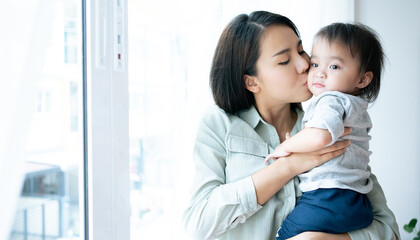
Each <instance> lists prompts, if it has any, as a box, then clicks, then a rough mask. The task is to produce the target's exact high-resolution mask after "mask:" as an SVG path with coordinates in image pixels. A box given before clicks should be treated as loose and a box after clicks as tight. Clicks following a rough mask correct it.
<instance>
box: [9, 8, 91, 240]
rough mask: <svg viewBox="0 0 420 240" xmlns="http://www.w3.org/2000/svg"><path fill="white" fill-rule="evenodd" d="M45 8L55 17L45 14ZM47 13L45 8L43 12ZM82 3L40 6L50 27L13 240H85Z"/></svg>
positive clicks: (43, 27) (45, 26) (46, 26)
mask: <svg viewBox="0 0 420 240" xmlns="http://www.w3.org/2000/svg"><path fill="white" fill-rule="evenodd" d="M43 4H53V6H51V9H53V10H54V11H52V12H49V13H45V12H42V11H43V10H42V9H43ZM44 7H45V6H44ZM81 9H82V8H81V1H76V0H56V1H52V2H49V1H48V2H45V3H42V1H41V2H40V6H39V10H38V14H39V15H40V16H44V17H48V18H49V19H48V21H46V22H48V24H37V25H36V27H37V29H36V31H39V32H43V33H46V34H45V37H44V38H43V39H44V40H45V41H47V48H46V51H45V52H43V54H42V55H41V56H39V59H41V61H42V63H41V74H40V76H41V79H40V80H39V81H38V82H39V91H38V93H37V95H36V98H35V100H34V101H36V103H35V104H34V107H35V110H34V114H33V118H32V119H31V124H30V128H29V133H28V138H27V143H26V153H25V155H26V163H25V180H24V184H23V187H22V192H21V196H20V199H19V203H18V207H17V210H16V215H15V220H14V224H13V227H12V231H11V234H10V237H9V239H10V240H15V239H25V240H28V239H34V240H36V239H80V237H81V236H80V233H81V232H82V231H81V229H80V228H81V227H82V226H80V222H81V221H80V218H81V217H83V214H82V211H81V206H82V205H81V204H80V203H81V202H80V199H79V198H80V196H81V195H82V194H81V193H82V191H83V189H82V188H81V187H80V186H82V185H81V184H82V182H81V179H83V178H82V175H81V172H82V169H81V167H82V166H83V165H82V162H83V127H82V126H83V125H82V122H83V105H82V103H83V99H82V89H83V88H82V80H83V76H82V54H81V50H82V46H81V44H82V35H81V29H82V28H81V24H82V23H81V19H82V18H81Z"/></svg>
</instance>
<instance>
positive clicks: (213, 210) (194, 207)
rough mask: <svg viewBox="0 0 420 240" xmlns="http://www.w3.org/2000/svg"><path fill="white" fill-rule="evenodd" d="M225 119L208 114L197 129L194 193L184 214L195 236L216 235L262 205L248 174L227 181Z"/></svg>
mask: <svg viewBox="0 0 420 240" xmlns="http://www.w3.org/2000/svg"><path fill="white" fill-rule="evenodd" d="M226 121H227V119H225V118H223V116H220V115H217V114H214V115H208V116H206V117H204V118H203V119H202V121H201V124H200V126H199V129H198V133H197V140H196V143H195V148H194V163H195V167H196V177H195V182H194V187H193V195H192V198H191V201H190V204H189V206H188V208H187V209H186V210H185V212H184V216H183V223H184V226H185V229H186V230H187V232H189V234H191V235H192V236H193V237H194V239H214V238H217V237H219V236H221V235H222V234H223V233H225V232H226V231H227V230H229V229H232V228H234V227H236V226H237V225H238V224H239V223H243V222H245V221H246V219H247V218H248V217H250V216H252V215H253V214H254V213H255V212H257V211H258V210H259V209H261V208H262V207H261V206H259V205H258V203H257V199H256V193H255V188H254V184H253V182H252V179H251V177H250V176H249V177H246V178H244V179H241V180H239V181H236V182H232V183H226V177H225V166H226V147H225V142H226V141H225V139H226V132H227V127H228V123H227V122H226Z"/></svg>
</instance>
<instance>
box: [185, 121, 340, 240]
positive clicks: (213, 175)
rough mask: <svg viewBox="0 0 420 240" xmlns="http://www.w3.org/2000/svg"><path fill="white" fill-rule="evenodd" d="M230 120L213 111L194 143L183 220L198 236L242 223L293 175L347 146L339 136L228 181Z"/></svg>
mask: <svg viewBox="0 0 420 240" xmlns="http://www.w3.org/2000/svg"><path fill="white" fill-rule="evenodd" d="M229 121H230V120H229V119H228V117H227V116H226V115H225V114H223V113H217V114H214V113H213V114H209V115H207V116H206V117H204V118H203V120H202V122H201V123H200V126H199V129H198V133H197V140H196V144H195V148H194V163H195V169H196V178H195V181H194V188H193V194H192V198H191V201H190V204H189V206H188V208H187V209H186V210H185V212H184V217H183V222H184V226H185V228H186V230H187V232H189V233H190V234H191V235H192V236H193V237H194V239H212V238H217V237H219V236H221V235H222V234H223V233H225V232H226V231H228V230H229V229H232V228H235V227H236V226H237V225H238V224H239V223H244V222H245V221H246V220H247V219H248V218H249V217H251V216H252V215H253V214H254V213H256V212H257V211H258V210H260V209H261V208H262V207H261V205H262V204H264V203H265V202H266V201H267V200H268V199H270V198H271V197H272V196H273V195H274V194H275V193H276V192H278V191H279V190H280V189H281V188H282V187H283V186H284V184H285V183H287V182H288V181H289V180H290V179H291V178H293V177H294V176H296V175H297V174H299V173H302V172H305V171H307V170H310V169H312V168H313V167H315V166H317V165H319V164H322V163H323V162H326V161H327V160H329V159H332V158H333V157H335V156H337V155H339V154H341V153H342V152H343V151H344V150H343V149H342V148H344V147H346V146H347V145H346V143H345V142H341V143H337V144H334V145H331V146H330V147H328V148H325V149H322V150H319V151H317V152H313V153H302V154H292V155H290V156H289V157H285V158H281V159H279V161H277V162H278V163H276V164H271V165H270V166H267V167H265V168H263V169H262V170H260V171H258V172H256V173H255V174H254V175H252V176H249V177H245V178H243V179H242V180H239V181H236V182H231V183H226V176H225V173H226V172H225V168H226V157H227V151H226V143H225V139H226V134H227V132H228V128H229V126H228V124H230V123H229ZM339 149H341V150H339ZM281 162H283V163H284V164H287V167H286V168H285V167H284V166H281ZM285 169H286V170H287V171H285Z"/></svg>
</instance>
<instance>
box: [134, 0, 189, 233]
mask: <svg viewBox="0 0 420 240" xmlns="http://www.w3.org/2000/svg"><path fill="white" fill-rule="evenodd" d="M181 5H185V4H184V1H168V0H158V1H144V0H129V1H128V37H129V46H130V52H129V55H128V57H129V66H128V69H129V72H128V75H129V94H130V112H129V134H130V171H131V174H130V179H131V239H156V240H158V239H166V238H167V237H168V234H169V233H171V235H170V238H172V239H185V238H180V234H181V233H180V231H181V230H182V229H181V227H180V219H179V217H178V216H179V214H178V213H179V210H181V209H180V207H179V204H178V202H179V201H178V200H177V199H176V195H177V194H178V196H180V192H179V189H178V187H177V186H178V185H179V181H182V179H180V177H182V174H181V175H180V174H179V172H178V171H177V169H178V168H180V167H183V166H185V165H187V164H190V161H187V158H186V157H185V154H184V153H185V148H186V146H187V144H188V143H187V142H188V141H187V140H186V138H187V137H188V134H187V133H186V132H185V131H184V130H185V128H186V127H187V125H188V122H185V119H186V115H187V114H186V108H187V99H188V95H189V93H188V91H187V90H188V81H187V75H188V69H187V63H188V58H187V56H188V46H187V45H188V44H187V39H188V37H187V33H188V31H187V29H185V28H184V27H185V25H183V24H182V22H183V21H184V20H183V17H181V16H182V13H180V12H179V11H178V9H179V8H181ZM190 142H191V141H190ZM190 153H191V152H190V151H188V155H190ZM190 165H191V164H190ZM191 166H192V165H191ZM186 168H188V166H186ZM163 226H167V227H163Z"/></svg>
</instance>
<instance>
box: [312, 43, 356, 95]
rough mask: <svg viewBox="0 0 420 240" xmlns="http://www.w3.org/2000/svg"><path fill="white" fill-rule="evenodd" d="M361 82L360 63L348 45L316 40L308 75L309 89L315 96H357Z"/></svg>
mask: <svg viewBox="0 0 420 240" xmlns="http://www.w3.org/2000/svg"><path fill="white" fill-rule="evenodd" d="M360 80H361V76H360V73H359V61H358V60H357V59H356V58H354V57H352V55H351V53H350V49H349V47H348V46H347V45H344V44H341V43H336V42H333V43H330V42H328V40H326V39H322V38H320V39H317V40H315V42H314V44H313V46H312V57H311V66H310V69H309V74H308V87H309V90H310V91H311V92H312V93H313V94H314V95H315V96H317V95H319V94H321V93H323V92H325V91H340V92H343V93H348V94H355V93H356V92H357V91H358V90H359V88H357V84H358V83H359V82H360Z"/></svg>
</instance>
